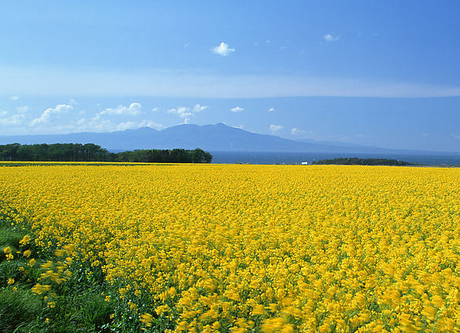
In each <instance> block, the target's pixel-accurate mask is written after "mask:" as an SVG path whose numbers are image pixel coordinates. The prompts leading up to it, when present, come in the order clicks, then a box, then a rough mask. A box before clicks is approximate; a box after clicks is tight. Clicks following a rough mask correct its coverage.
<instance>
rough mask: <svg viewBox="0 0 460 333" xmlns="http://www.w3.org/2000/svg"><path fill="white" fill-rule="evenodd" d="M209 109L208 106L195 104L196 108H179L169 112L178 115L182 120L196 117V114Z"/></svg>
mask: <svg viewBox="0 0 460 333" xmlns="http://www.w3.org/2000/svg"><path fill="white" fill-rule="evenodd" d="M207 108H208V107H207V106H206V105H200V104H195V106H194V107H192V108H189V107H186V106H179V107H177V108H174V109H169V110H168V111H167V112H168V113H172V114H176V115H178V116H179V117H181V118H184V119H185V118H190V117H192V116H194V115H195V114H196V113H198V112H201V111H203V110H206V109H207Z"/></svg>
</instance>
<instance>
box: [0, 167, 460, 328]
mask: <svg viewBox="0 0 460 333" xmlns="http://www.w3.org/2000/svg"><path fill="white" fill-rule="evenodd" d="M459 188H460V169H446V168H412V167H359V166H263V165H260V166H254V165H202V164H200V165H193V164H190V165H138V166H136V165H123V166H122V165H120V166H118V165H72V166H69V165H36V166H34V165H27V166H16V167H2V168H1V169H0V209H1V210H3V212H2V214H4V215H5V216H6V215H8V216H11V223H12V224H14V225H27V227H28V228H30V231H31V232H30V235H28V236H27V237H28V238H25V239H23V240H22V242H23V243H25V244H27V243H28V242H35V245H36V246H37V247H38V248H40V249H42V250H41V251H50V253H54V255H55V258H57V259H56V260H55V261H54V262H53V261H49V262H46V263H43V264H42V270H43V273H42V276H41V278H40V280H39V282H38V283H37V284H36V285H35V286H34V287H33V291H34V293H35V294H37V295H40V297H43V298H44V299H45V301H46V302H47V304H48V306H49V307H53V306H54V305H55V304H54V303H53V302H54V301H53V296H54V294H53V293H54V292H55V291H54V289H55V288H58V287H59V286H60V285H63V284H65V283H67V281H68V280H69V279H71V278H72V277H74V276H80V278H81V276H85V281H90V282H91V281H93V283H104V284H107V286H108V287H107V292H106V293H105V294H104V297H105V301H106V302H109V303H113V304H116V306H114V308H115V309H116V310H115V311H114V313H113V314H112V316H111V320H112V324H111V325H112V327H116V325H119V326H118V327H121V326H122V324H123V325H125V326H123V327H129V325H132V326H131V327H134V328H136V329H141V330H143V331H146V332H164V331H166V332H235V333H236V332H238V333H242V332H265V333H269V332H285V333H288V332H458V331H460V329H459V328H460V290H459V288H460V267H459V262H460V190H459ZM0 250H3V254H2V253H0V255H4V256H6V257H7V259H8V260H14V257H15V256H22V257H24V256H27V257H28V256H29V255H31V253H30V251H29V252H28V253H26V251H24V252H21V251H16V252H15V251H12V250H11V249H8V248H4V249H0ZM32 260H34V259H31V261H32ZM33 264H34V262H31V263H30V265H33ZM14 283H15V281H14V280H9V281H8V284H10V285H14ZM120 325H121V326H120Z"/></svg>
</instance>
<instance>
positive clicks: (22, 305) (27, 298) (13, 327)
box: [0, 287, 43, 333]
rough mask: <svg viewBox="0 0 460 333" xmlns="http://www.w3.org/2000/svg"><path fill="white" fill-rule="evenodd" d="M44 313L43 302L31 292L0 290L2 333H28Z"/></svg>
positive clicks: (0, 329) (0, 325)
mask: <svg viewBox="0 0 460 333" xmlns="http://www.w3.org/2000/svg"><path fill="white" fill-rule="evenodd" d="M42 312H43V304H42V302H41V300H40V299H39V298H38V297H36V296H35V295H33V294H32V292H31V291H30V290H27V289H22V288H20V289H18V290H17V291H15V292H13V291H12V287H8V288H5V289H0V332H4V333H8V332H28V331H32V330H31V329H30V328H31V327H32V326H33V325H34V324H35V323H36V322H37V318H38V317H39V316H40V315H41V314H42Z"/></svg>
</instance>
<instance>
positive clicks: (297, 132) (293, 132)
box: [291, 127, 305, 136]
mask: <svg viewBox="0 0 460 333" xmlns="http://www.w3.org/2000/svg"><path fill="white" fill-rule="evenodd" d="M304 134H305V132H304V131H302V130H300V129H298V128H296V127H293V128H291V135H293V136H302V135H304Z"/></svg>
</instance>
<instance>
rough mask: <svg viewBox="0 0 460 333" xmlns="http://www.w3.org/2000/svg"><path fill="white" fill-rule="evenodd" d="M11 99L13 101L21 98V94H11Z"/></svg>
mask: <svg viewBox="0 0 460 333" xmlns="http://www.w3.org/2000/svg"><path fill="white" fill-rule="evenodd" d="M10 99H11V100H12V101H17V100H18V99H19V96H16V95H13V96H10Z"/></svg>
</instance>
